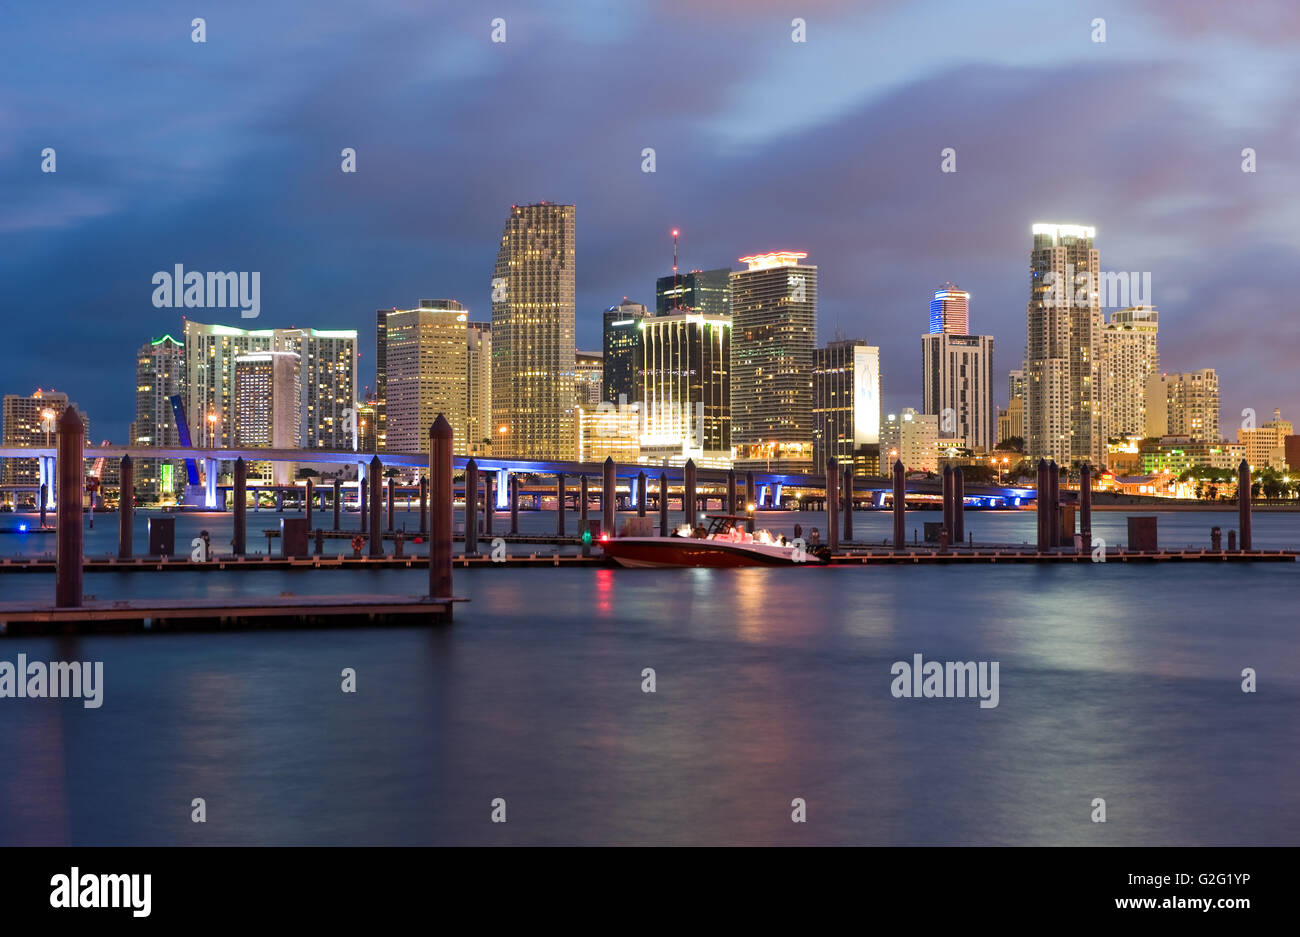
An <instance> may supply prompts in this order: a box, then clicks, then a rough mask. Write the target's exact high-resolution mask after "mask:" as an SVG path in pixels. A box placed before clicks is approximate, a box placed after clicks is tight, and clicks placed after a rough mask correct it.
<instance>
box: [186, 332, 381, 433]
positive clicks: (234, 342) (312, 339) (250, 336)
mask: <svg viewBox="0 0 1300 937" xmlns="http://www.w3.org/2000/svg"><path fill="white" fill-rule="evenodd" d="M267 351H286V352H292V353H293V354H296V355H297V356H298V370H299V374H298V380H299V384H300V386H301V390H302V394H301V404H300V406H301V409H300V413H299V424H300V425H299V439H301V440H302V445H304V446H307V447H309V448H319V449H343V450H351V449H354V448H355V447H356V435H357V426H356V423H357V421H356V407H357V402H356V401H357V395H356V391H357V333H356V330H354V329H343V330H322V329H294V328H290V329H255V330H249V329H236V328H232V327H231V326H227V325H205V324H203V323H200V322H192V321H189V320H186V322H185V410H186V418H187V420H188V421H189V425H190V429H191V431H192V432H193V433H194V435H195V437H196V439H195V442H196V444H197V442H198V440H197V437H198V436H199V435H202V436H204V437H207V439H208V441H209V442H211V444H212V445H213V446H214V447H228V446H231V445H232V444H233V442H234V439H235V436H236V433H237V427H236V425H235V400H234V394H235V359H236V358H237V357H239V356H240V355H250V354H254V353H257V352H267Z"/></svg>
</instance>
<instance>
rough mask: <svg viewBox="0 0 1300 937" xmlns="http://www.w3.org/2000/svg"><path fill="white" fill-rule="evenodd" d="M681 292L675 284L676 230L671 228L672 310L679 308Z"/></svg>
mask: <svg viewBox="0 0 1300 937" xmlns="http://www.w3.org/2000/svg"><path fill="white" fill-rule="evenodd" d="M681 299H682V296H681V292H680V289H679V284H678V282H677V229H676V228H673V308H674V309H680V308H681V305H682V303H681Z"/></svg>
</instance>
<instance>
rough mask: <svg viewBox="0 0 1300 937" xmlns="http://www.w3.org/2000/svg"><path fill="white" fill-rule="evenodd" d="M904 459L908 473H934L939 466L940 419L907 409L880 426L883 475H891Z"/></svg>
mask: <svg viewBox="0 0 1300 937" xmlns="http://www.w3.org/2000/svg"><path fill="white" fill-rule="evenodd" d="M900 459H901V460H902V462H903V468H904V469H906V470H907V471H909V472H933V471H935V470H936V469H937V468H938V467H939V418H938V417H937V416H935V415H934V414H932V413H917V412H916V411H915V410H913V409H912V408H911V407H907V408H906V409H904V410H903V412H902V413H891V414H889V415H888V416H887V417H885V420H884V422H883V423H881V424H880V474H881V475H885V476H889V475H892V474H893V472H894V463H895V462H897V461H899V460H900Z"/></svg>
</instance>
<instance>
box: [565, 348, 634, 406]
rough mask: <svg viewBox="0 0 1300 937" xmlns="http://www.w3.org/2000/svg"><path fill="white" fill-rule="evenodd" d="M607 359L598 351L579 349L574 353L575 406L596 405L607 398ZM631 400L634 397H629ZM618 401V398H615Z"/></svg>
mask: <svg viewBox="0 0 1300 937" xmlns="http://www.w3.org/2000/svg"><path fill="white" fill-rule="evenodd" d="M604 388H605V359H604V355H602V354H601V353H600V352H598V351H578V352H574V355H573V399H574V406H578V407H588V408H590V407H594V406H595V405H596V404H598V403H600V402H601V400H603V399H605V398H604V397H602V396H601V395H602V394H603V392H604ZM628 399H629V400H630V399H632V398H630V397H629V398H628ZM615 400H616V401H617V398H615Z"/></svg>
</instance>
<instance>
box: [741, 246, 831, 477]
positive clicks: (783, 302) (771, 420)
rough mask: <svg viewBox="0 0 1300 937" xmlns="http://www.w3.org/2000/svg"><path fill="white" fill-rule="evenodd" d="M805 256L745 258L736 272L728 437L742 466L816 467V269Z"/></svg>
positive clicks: (795, 469) (778, 253)
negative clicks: (814, 438)
mask: <svg viewBox="0 0 1300 937" xmlns="http://www.w3.org/2000/svg"><path fill="white" fill-rule="evenodd" d="M807 256H808V255H807V254H806V253H803V252H802V251H773V252H772V253H768V254H754V255H752V256H749V257H742V258H740V262H741V263H743V264H746V269H744V270H738V271H735V272H733V273H732V274H731V309H732V324H733V329H732V337H731V438H732V442H733V444H734V445H735V446H736V465H737V467H751V468H757V467H760V466H761V467H763V468H765V469H769V470H772V471H789V472H807V471H811V470H812V468H813V464H812V463H813V453H812V442H813V425H812V423H813V420H812V404H813V393H812V372H813V352H814V350H815V349H816V347H817V267H816V266H813V265H804V264H800V263H799V261H800V260H802V259H804V258H805V257H807Z"/></svg>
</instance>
